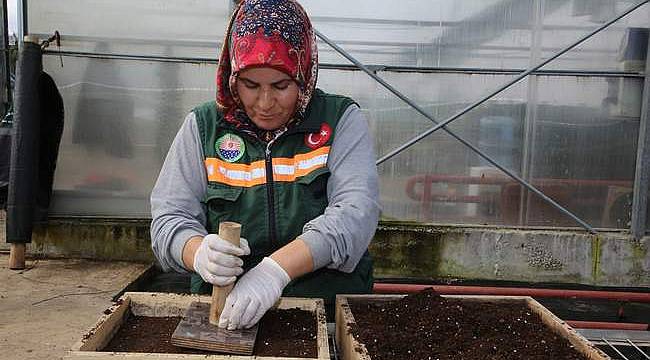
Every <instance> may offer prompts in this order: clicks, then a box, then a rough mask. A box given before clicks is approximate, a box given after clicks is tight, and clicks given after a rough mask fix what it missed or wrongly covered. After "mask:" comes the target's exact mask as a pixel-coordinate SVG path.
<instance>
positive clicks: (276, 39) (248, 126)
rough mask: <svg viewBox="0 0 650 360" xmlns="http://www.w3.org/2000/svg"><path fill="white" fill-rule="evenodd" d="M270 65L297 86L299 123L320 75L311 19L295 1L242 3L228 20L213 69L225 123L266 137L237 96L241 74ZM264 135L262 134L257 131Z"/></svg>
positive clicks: (294, 120)
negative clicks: (215, 73) (243, 71)
mask: <svg viewBox="0 0 650 360" xmlns="http://www.w3.org/2000/svg"><path fill="white" fill-rule="evenodd" d="M264 66H268V67H272V68H274V69H276V70H279V71H282V72H284V73H285V74H287V75H289V76H290V77H291V78H292V79H293V80H295V81H296V83H297V84H298V89H299V91H298V101H297V102H296V112H295V114H294V117H293V118H292V119H290V120H289V123H290V124H291V125H293V124H296V123H298V122H299V121H300V120H301V119H302V118H303V117H304V115H305V110H306V109H307V105H308V104H309V101H310V100H311V97H312V94H313V92H314V89H315V87H316V79H317V77H318V50H317V48H316V37H315V35H314V30H313V28H312V25H311V21H310V20H309V17H308V16H307V13H306V12H305V10H304V9H303V8H302V6H300V4H298V2H297V1H295V0H244V1H241V2H240V4H239V6H238V7H237V9H236V10H235V12H234V13H233V15H232V18H231V19H230V24H229V25H228V30H227V32H226V36H225V40H224V44H223V49H222V51H221V58H220V59H219V66H218V69H217V105H218V106H219V108H220V109H221V111H222V112H223V114H224V117H225V119H226V121H228V122H230V123H232V124H234V125H235V126H236V127H238V128H240V129H241V130H244V131H247V132H251V133H254V134H255V135H256V136H258V137H260V138H268V135H270V134H263V131H261V130H260V129H258V128H257V127H256V126H255V125H254V124H253V122H252V121H251V120H250V118H249V117H248V115H247V114H246V112H245V111H244V107H243V105H242V103H241V101H240V100H239V95H238V94H237V87H236V82H237V77H238V76H239V72H240V71H242V70H244V69H247V68H252V67H264ZM260 132H262V133H260ZM266 140H268V139H266Z"/></svg>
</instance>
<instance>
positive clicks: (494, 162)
mask: <svg viewBox="0 0 650 360" xmlns="http://www.w3.org/2000/svg"><path fill="white" fill-rule="evenodd" d="M648 1H650V0H648ZM314 31H315V32H316V35H317V36H318V37H319V38H320V39H321V40H323V41H324V42H325V43H327V44H328V45H329V46H331V47H332V48H333V49H335V50H336V51H338V52H339V53H340V54H341V55H343V56H344V57H345V58H346V59H348V60H349V61H350V62H352V63H353V64H354V65H356V66H357V67H358V68H359V69H361V70H363V71H364V72H365V73H366V74H368V75H369V76H370V77H372V78H373V79H374V80H375V81H377V82H378V83H380V84H381V85H382V86H384V87H385V88H386V89H388V90H389V91H390V92H392V93H393V94H395V95H396V96H397V97H398V98H400V99H401V100H402V101H404V102H405V103H407V104H408V105H409V106H411V107H413V108H414V109H415V110H416V111H417V112H419V113H420V114H422V115H423V116H424V117H426V118H427V119H429V120H431V121H432V122H433V123H436V124H438V122H437V121H436V120H435V118H434V117H433V116H432V115H430V114H429V113H428V112H426V111H425V110H424V109H422V108H421V107H420V106H418V105H417V104H416V103H415V102H413V101H412V100H411V99H409V98H408V97H406V95H404V94H402V93H401V92H400V91H398V90H397V89H395V88H394V87H393V86H392V85H390V84H388V83H387V82H386V81H384V79H382V78H380V77H379V76H377V74H375V73H374V72H373V71H372V70H370V69H369V68H368V67H367V66H365V65H363V64H362V63H361V62H359V61H358V60H357V59H355V58H354V57H353V56H352V55H350V54H349V53H348V52H346V51H345V50H343V49H342V48H341V47H339V46H338V45H336V44H335V43H334V42H333V41H332V40H330V39H329V38H328V37H326V36H325V35H323V34H322V33H320V32H319V31H318V30H314ZM558 56H559V55H558ZM540 67H541V66H540ZM529 71H530V70H529ZM530 72H532V71H530ZM511 85H512V84H511ZM485 100H487V99H485ZM485 100H483V101H482V102H485ZM452 120H453V119H452ZM448 122H450V121H448ZM440 127H442V126H440V124H438V125H437V126H436V128H438V129H439V128H440ZM443 129H444V130H445V131H446V132H447V133H448V134H449V135H451V136H452V137H454V138H455V139H456V140H458V141H460V142H461V143H462V144H463V145H465V146H467V147H468V148H470V149H471V150H472V151H474V152H475V153H476V154H478V155H479V156H481V157H482V158H483V159H485V160H487V161H488V162H489V163H490V164H492V165H494V166H495V167H496V168H498V169H499V170H501V171H503V172H504V173H506V174H507V175H508V176H510V177H511V178H513V179H514V180H515V181H517V182H518V183H520V184H521V185H522V186H524V187H526V188H527V189H528V190H530V191H532V192H533V193H535V194H537V195H538V196H539V197H541V198H542V199H544V200H545V201H546V202H548V203H549V204H551V205H552V206H553V207H555V208H556V209H558V210H559V211H560V212H562V213H563V214H565V215H567V216H568V217H570V218H571V219H573V220H574V221H575V222H577V223H578V224H580V226H582V227H583V228H585V229H586V230H587V231H589V232H590V233H592V234H595V233H597V232H596V230H595V229H594V228H593V227H591V226H590V225H589V224H587V223H586V222H585V221H583V220H582V219H580V218H579V217H577V216H576V215H575V214H573V213H571V212H570V211H569V210H567V209H565V208H564V207H563V206H562V205H560V204H558V203H557V202H555V201H554V200H553V199H551V198H550V197H548V196H546V195H545V194H544V193H542V192H541V191H540V190H538V189H537V188H535V187H534V186H533V185H531V184H529V183H528V182H527V181H525V180H524V179H522V178H521V177H519V176H518V175H516V174H515V173H513V172H512V171H510V170H509V169H507V168H505V167H503V166H501V165H500V164H498V163H497V162H496V161H494V160H493V159H492V158H491V157H490V156H488V155H487V154H485V153H484V152H482V151H481V150H480V149H478V148H477V147H475V146H474V145H472V144H471V143H469V142H467V141H466V140H465V139H463V138H461V137H460V136H458V135H456V134H455V133H454V132H453V131H451V130H450V129H448V128H446V127H444V128H443ZM419 140H420V139H418V140H417V141H419ZM417 141H415V142H417ZM415 142H413V143H412V144H414V143H415ZM412 144H410V145H408V146H411V145H412ZM408 146H407V147H408ZM404 149H406V147H404ZM404 149H402V150H404ZM402 150H400V152H401V151H402ZM394 155H397V153H395V154H393V155H391V156H388V157H387V156H384V157H383V158H381V159H379V160H378V161H377V165H380V164H381V163H383V162H384V161H386V160H388V159H389V158H390V157H392V156H394Z"/></svg>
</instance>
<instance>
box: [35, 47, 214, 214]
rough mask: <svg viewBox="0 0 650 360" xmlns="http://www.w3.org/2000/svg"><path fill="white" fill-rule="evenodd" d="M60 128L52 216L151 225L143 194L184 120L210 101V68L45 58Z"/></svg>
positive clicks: (152, 183) (212, 96)
mask: <svg viewBox="0 0 650 360" xmlns="http://www.w3.org/2000/svg"><path fill="white" fill-rule="evenodd" d="M44 68H45V70H46V71H47V72H48V73H50V74H51V75H52V76H53V77H54V79H55V81H56V83H57V85H58V87H59V90H60V92H61V94H62V96H63V101H64V104H65V126H64V133H63V138H62V140H61V146H60V150H59V159H58V163H57V168H56V174H55V183H54V203H53V205H52V211H51V212H52V213H53V214H54V215H85V216H89V215H90V216H92V215H96V216H111V217H113V216H114V217H150V216H151V215H150V209H149V194H150V192H151V188H152V187H153V185H154V183H155V180H156V178H157V176H158V172H159V171H160V168H161V165H162V162H163V161H164V158H165V155H166V154H167V151H168V149H169V146H170V145H171V142H172V140H173V138H174V136H175V134H176V132H177V130H178V128H179V127H180V125H181V123H182V121H183V119H184V118H185V116H186V115H187V113H189V111H190V110H191V109H192V108H193V107H194V106H196V105H198V104H200V103H202V102H204V101H208V100H211V99H214V94H215V85H214V74H215V68H214V66H206V65H193V64H177V63H159V62H146V61H133V60H117V61H115V60H111V61H107V60H97V59H84V58H76V57H65V58H64V66H63V67H61V65H60V62H59V58H58V57H57V56H45V57H44Z"/></svg>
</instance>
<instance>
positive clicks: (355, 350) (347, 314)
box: [336, 295, 610, 360]
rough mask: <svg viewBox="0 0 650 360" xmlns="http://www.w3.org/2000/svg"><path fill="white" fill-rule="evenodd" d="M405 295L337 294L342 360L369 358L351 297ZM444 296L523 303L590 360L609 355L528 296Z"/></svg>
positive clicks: (378, 298) (373, 298)
mask: <svg viewBox="0 0 650 360" xmlns="http://www.w3.org/2000/svg"><path fill="white" fill-rule="evenodd" d="M404 296H406V295H337V296H336V345H337V347H338V348H339V350H340V352H341V354H340V355H341V359H343V360H370V355H369V354H368V351H367V349H366V347H365V346H364V345H363V344H361V343H359V342H358V341H357V340H356V339H355V338H354V336H352V334H351V333H350V329H351V325H350V324H353V323H354V316H353V314H352V311H351V310H350V305H349V303H348V299H349V300H354V299H359V300H370V301H393V300H399V299H401V298H403V297H404ZM442 297H445V298H454V299H463V300H466V301H480V302H490V303H513V302H520V303H522V304H525V305H527V306H528V307H529V308H530V309H531V311H533V312H534V313H536V314H538V315H539V316H540V318H541V319H542V321H543V322H544V324H546V325H547V326H548V327H549V329H550V330H551V331H553V332H555V333H556V334H558V335H560V336H562V337H563V338H565V339H567V340H568V341H569V342H570V343H571V344H572V345H573V346H574V347H575V349H576V350H577V351H578V352H580V353H581V354H583V355H584V356H586V357H587V358H588V359H589V360H607V359H610V357H609V356H608V355H607V354H605V353H604V352H602V351H601V350H600V349H598V348H597V347H596V346H595V345H593V344H591V343H590V342H589V341H588V340H587V339H586V338H584V337H583V336H582V335H580V334H579V333H578V332H577V331H575V330H574V329H573V328H571V327H570V326H569V325H568V324H566V323H565V322H564V321H562V320H561V319H559V318H558V317H557V316H555V315H554V314H553V313H552V312H550V311H549V310H548V309H546V308H545V307H544V306H543V305H542V304H540V303H539V302H537V301H536V300H535V299H533V298H531V297H529V296H490V295H442Z"/></svg>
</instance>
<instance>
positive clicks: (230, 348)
mask: <svg viewBox="0 0 650 360" xmlns="http://www.w3.org/2000/svg"><path fill="white" fill-rule="evenodd" d="M213 310H214V309H213V306H212V305H210V304H206V303H204V302H199V301H195V302H193V303H191V304H190V306H189V307H188V308H187V311H186V313H185V314H184V315H183V319H182V320H181V322H180V323H179V324H178V326H177V327H176V329H175V330H174V333H173V334H172V339H171V343H172V344H173V345H176V346H182V347H188V348H194V349H202V350H208V351H217V352H225V353H230V354H238V355H252V354H253V347H255V338H256V337H257V330H258V329H259V327H258V326H257V325H255V326H253V327H252V328H250V329H239V330H236V331H230V330H226V329H222V328H220V327H218V326H217V325H213V324H212V321H211V319H210V318H211V317H212V316H213V313H212V312H213Z"/></svg>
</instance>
